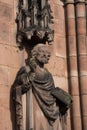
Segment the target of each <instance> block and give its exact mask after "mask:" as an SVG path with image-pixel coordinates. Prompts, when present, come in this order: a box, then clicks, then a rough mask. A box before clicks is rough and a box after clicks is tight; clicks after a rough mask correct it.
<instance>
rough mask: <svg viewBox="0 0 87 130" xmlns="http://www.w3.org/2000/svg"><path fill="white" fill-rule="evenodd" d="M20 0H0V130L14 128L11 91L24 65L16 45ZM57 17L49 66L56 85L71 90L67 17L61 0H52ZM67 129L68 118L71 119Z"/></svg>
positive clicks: (21, 53)
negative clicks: (67, 50)
mask: <svg viewBox="0 0 87 130" xmlns="http://www.w3.org/2000/svg"><path fill="white" fill-rule="evenodd" d="M16 3H17V0H0V129H2V130H13V128H12V120H11V110H10V109H11V108H10V106H11V105H10V90H11V85H12V83H13V81H14V79H15V76H16V73H17V71H18V69H19V68H20V66H22V65H23V64H24V55H23V51H22V52H20V51H19V50H18V48H17V46H16V41H15V34H16V25H15V12H16V7H15V5H16ZM51 8H52V10H53V16H54V23H55V24H54V26H53V27H54V30H55V37H54V43H53V45H52V46H50V50H51V53H52V57H51V60H50V63H49V65H47V67H48V68H49V70H50V71H51V73H52V74H53V76H54V80H55V84H56V86H59V87H61V88H63V89H65V90H68V81H67V62H66V41H65V19H64V8H63V5H62V2H60V0H51ZM68 128H69V130H70V126H69V120H68Z"/></svg>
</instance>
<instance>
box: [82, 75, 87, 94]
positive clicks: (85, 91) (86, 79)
mask: <svg viewBox="0 0 87 130" xmlns="http://www.w3.org/2000/svg"><path fill="white" fill-rule="evenodd" d="M80 86H81V87H80V93H81V94H83V95H84V94H85V95H86V94H87V87H86V86H87V75H83V76H81V77H80Z"/></svg>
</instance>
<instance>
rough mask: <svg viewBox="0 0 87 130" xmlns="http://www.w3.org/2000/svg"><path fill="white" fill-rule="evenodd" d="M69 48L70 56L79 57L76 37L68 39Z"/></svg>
mask: <svg viewBox="0 0 87 130" xmlns="http://www.w3.org/2000/svg"><path fill="white" fill-rule="evenodd" d="M67 38H68V40H67V42H68V43H67V46H68V52H67V53H68V56H76V55H77V48H76V37H75V36H68V37H67Z"/></svg>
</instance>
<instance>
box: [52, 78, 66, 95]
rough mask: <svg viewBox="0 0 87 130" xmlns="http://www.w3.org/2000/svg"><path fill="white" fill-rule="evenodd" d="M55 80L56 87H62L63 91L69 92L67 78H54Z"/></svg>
mask: <svg viewBox="0 0 87 130" xmlns="http://www.w3.org/2000/svg"><path fill="white" fill-rule="evenodd" d="M53 78H54V82H55V86H56V87H60V88H62V89H63V90H65V91H67V92H68V81H67V78H65V77H58V76H53Z"/></svg>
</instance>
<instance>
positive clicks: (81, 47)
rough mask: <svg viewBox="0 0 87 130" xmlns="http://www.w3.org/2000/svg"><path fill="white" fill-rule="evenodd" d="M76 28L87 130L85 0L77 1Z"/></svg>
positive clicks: (82, 105) (82, 102) (83, 126)
mask: <svg viewBox="0 0 87 130" xmlns="http://www.w3.org/2000/svg"><path fill="white" fill-rule="evenodd" d="M75 8H76V28H77V49H78V68H79V83H80V98H81V110H82V111H81V115H82V130H87V109H86V105H87V100H86V99H87V87H86V86H87V45H86V6H85V0H77V1H76V6H75Z"/></svg>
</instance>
